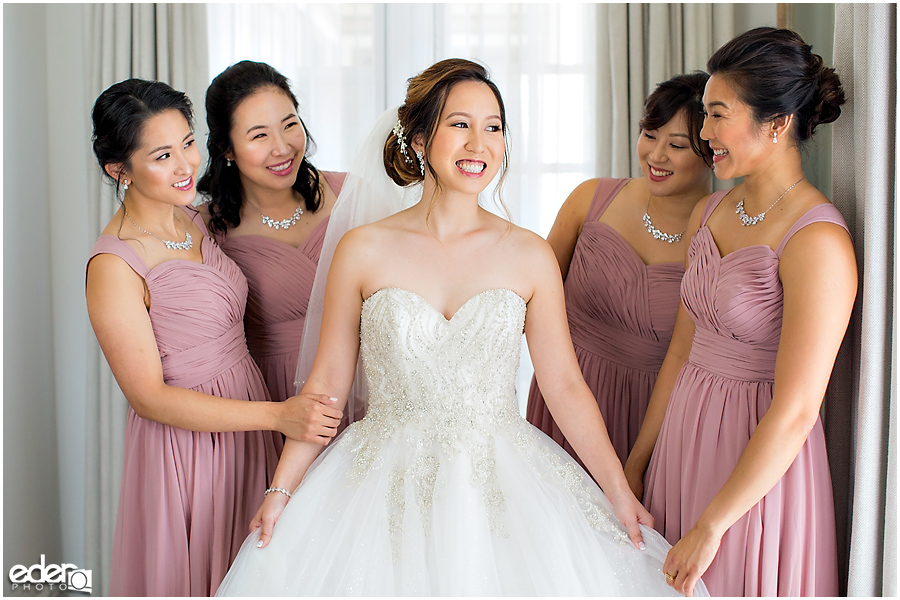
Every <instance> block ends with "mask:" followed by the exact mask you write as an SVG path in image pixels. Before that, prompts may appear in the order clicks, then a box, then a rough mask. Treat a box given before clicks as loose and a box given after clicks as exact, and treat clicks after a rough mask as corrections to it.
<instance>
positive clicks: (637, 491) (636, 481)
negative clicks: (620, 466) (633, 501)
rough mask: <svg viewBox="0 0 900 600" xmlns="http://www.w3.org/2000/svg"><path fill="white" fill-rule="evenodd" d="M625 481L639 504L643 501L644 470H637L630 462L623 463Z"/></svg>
mask: <svg viewBox="0 0 900 600" xmlns="http://www.w3.org/2000/svg"><path fill="white" fill-rule="evenodd" d="M625 479H626V481H628V487H630V488H631V491H632V493H634V497H635V498H637V499H638V501H639V502H640V501H641V500H643V499H644V469H639V468H638V467H636V466H635V465H634V463H633V462H632V461H630V460H628V461H626V462H625Z"/></svg>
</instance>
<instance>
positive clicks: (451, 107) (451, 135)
mask: <svg viewBox="0 0 900 600" xmlns="http://www.w3.org/2000/svg"><path fill="white" fill-rule="evenodd" d="M413 148H414V149H416V150H422V144H421V141H419V140H414V141H413ZM505 149H506V146H505V142H504V138H503V121H502V120H501V118H500V105H499V104H498V103H497V98H496V97H495V96H494V93H493V92H492V91H491V89H490V88H489V87H488V86H487V85H485V84H483V83H481V82H477V81H462V82H460V83H458V84H456V85H455V86H453V88H452V89H451V90H450V93H449V94H448V95H447V101H446V103H445V104H444V108H443V110H442V111H441V116H440V117H439V119H438V122H437V127H436V129H435V132H434V135H433V136H432V138H431V141H430V143H429V145H428V151H427V162H428V165H430V166H431V168H432V169H433V170H434V173H435V174H436V175H437V180H438V183H439V184H440V186H441V189H442V190H443V191H444V192H445V193H447V192H458V193H463V194H473V195H478V194H479V193H480V192H482V191H484V189H485V188H486V187H487V185H488V184H489V183H490V182H491V181H492V180H493V179H494V177H495V176H496V175H497V172H498V171H499V170H500V167H501V166H502V164H503V158H504V151H505ZM426 177H428V170H427V169H426Z"/></svg>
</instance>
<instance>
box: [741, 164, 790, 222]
mask: <svg viewBox="0 0 900 600" xmlns="http://www.w3.org/2000/svg"><path fill="white" fill-rule="evenodd" d="M804 179H806V175H804V176H803V177H801V178H800V179H798V180H797V182H796V183H794V185H792V186H791V187H789V188H788V189H786V190H784V194H781V195H780V196H778V200H776V201H775V202H773V203H772V206H770V207H769V208H767V209H766V210H764V211H762V212H761V213H759V214H758V215H756V216H755V217H751V216H750V215H748V214H747V213H746V212H744V198H746V196H744V198H741V201H740V202H738V203H737V209H735V211H734V212H735V213H737V216H739V217H740V218H741V225H743V226H744V227H750V226H751V225H756V224H757V223H762V222H763V219H765V218H766V213H767V212H769V211H770V210H772V209H773V208H775V205H776V204H778V203H779V202H780V201H781V199H782V198H784V196H785V194H787V193H788V192H789V191H791V190H792V189H794V186H796V185H797V184H798V183H800V182H801V181H803V180H804Z"/></svg>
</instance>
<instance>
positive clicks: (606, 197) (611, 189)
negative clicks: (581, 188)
mask: <svg viewBox="0 0 900 600" xmlns="http://www.w3.org/2000/svg"><path fill="white" fill-rule="evenodd" d="M630 181H631V179H627V178H626V179H613V178H611V177H601V178H600V179H598V180H597V189H596V190H595V191H594V197H593V198H592V199H591V206H590V207H589V208H588V212H587V216H586V217H585V218H584V220H585V221H586V222H589V221H597V220H598V219H600V215H602V214H603V211H605V210H606V207H607V206H609V203H610V202H612V199H613V198H615V197H616V196H617V195H618V194H619V192H620V191H622V188H623V187H625V185H626V184H627V183H628V182H630Z"/></svg>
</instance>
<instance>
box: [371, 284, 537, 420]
mask: <svg viewBox="0 0 900 600" xmlns="http://www.w3.org/2000/svg"><path fill="white" fill-rule="evenodd" d="M524 322H525V301H524V300H522V298H520V297H519V296H518V295H516V293H515V292H513V291H511V290H508V289H492V290H487V291H484V292H481V293H480V294H477V295H476V296H473V297H472V298H470V299H469V300H468V301H467V302H466V303H465V304H463V305H462V307H460V309H459V310H458V311H457V312H456V314H455V315H453V317H452V318H451V319H450V320H449V321H448V320H447V319H446V318H445V317H444V315H442V314H441V313H440V312H439V311H438V310H437V309H435V308H433V307H432V306H431V305H430V304H429V303H428V302H426V301H425V300H424V299H423V298H422V297H420V296H418V295H417V294H415V293H413V292H410V291H407V290H404V289H398V288H385V289H381V290H379V291H377V292H375V293H374V294H373V295H372V296H370V297H369V298H368V299H367V300H366V302H365V304H364V305H363V312H362V319H361V324H360V332H361V346H360V352H361V354H362V357H363V364H364V366H365V371H366V378H367V381H368V384H369V409H368V410H369V412H370V413H374V415H373V418H375V419H378V420H382V419H384V420H385V421H387V422H390V423H393V424H395V425H398V426H399V425H401V424H407V423H411V422H416V423H417V424H419V425H424V424H426V423H427V422H430V421H433V420H438V421H440V422H441V424H440V429H444V430H447V429H452V430H455V429H457V428H459V427H460V426H462V427H465V426H466V424H467V423H472V422H473V421H475V420H477V421H482V422H483V421H488V422H491V423H493V424H494V426H496V424H497V421H498V420H505V417H508V415H509V414H510V412H511V413H512V414H516V411H517V407H516V404H515V385H514V383H515V376H516V370H517V369H518V366H519V345H520V343H521V338H522V329H523V326H524Z"/></svg>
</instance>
